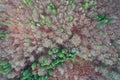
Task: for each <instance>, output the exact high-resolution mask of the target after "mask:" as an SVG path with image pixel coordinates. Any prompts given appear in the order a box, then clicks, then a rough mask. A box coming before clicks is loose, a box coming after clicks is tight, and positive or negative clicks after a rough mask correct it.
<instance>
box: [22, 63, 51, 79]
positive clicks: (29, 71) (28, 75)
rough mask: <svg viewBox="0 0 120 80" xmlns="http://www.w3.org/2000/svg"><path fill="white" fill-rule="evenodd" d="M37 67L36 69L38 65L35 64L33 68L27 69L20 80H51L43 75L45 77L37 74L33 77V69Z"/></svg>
mask: <svg viewBox="0 0 120 80" xmlns="http://www.w3.org/2000/svg"><path fill="white" fill-rule="evenodd" d="M33 66H34V67H33ZM35 67H36V63H33V64H32V66H31V68H27V69H25V70H24V71H23V73H22V75H21V77H20V80H49V77H48V76H47V75H43V76H39V75H37V74H36V75H33V74H32V68H35Z"/></svg>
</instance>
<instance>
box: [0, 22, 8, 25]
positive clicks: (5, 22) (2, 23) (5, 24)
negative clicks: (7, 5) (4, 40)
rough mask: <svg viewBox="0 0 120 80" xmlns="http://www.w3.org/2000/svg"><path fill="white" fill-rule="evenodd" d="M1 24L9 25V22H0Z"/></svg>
mask: <svg viewBox="0 0 120 80" xmlns="http://www.w3.org/2000/svg"><path fill="white" fill-rule="evenodd" d="M0 24H2V25H7V24H8V23H7V22H0Z"/></svg>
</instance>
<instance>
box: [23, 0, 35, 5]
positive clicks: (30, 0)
mask: <svg viewBox="0 0 120 80" xmlns="http://www.w3.org/2000/svg"><path fill="white" fill-rule="evenodd" d="M22 1H23V2H24V3H25V4H26V5H28V6H33V2H32V0H22Z"/></svg>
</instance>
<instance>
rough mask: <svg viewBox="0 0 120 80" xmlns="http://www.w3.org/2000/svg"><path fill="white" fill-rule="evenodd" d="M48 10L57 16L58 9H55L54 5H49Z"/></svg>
mask: <svg viewBox="0 0 120 80" xmlns="http://www.w3.org/2000/svg"><path fill="white" fill-rule="evenodd" d="M47 10H48V11H51V13H52V14H53V16H56V15H57V9H56V7H55V5H54V4H48V6H47Z"/></svg>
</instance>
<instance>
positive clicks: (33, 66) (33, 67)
mask: <svg viewBox="0 0 120 80" xmlns="http://www.w3.org/2000/svg"><path fill="white" fill-rule="evenodd" d="M36 67H37V63H36V62H34V63H33V64H32V65H31V68H32V70H34V69H36Z"/></svg>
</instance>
